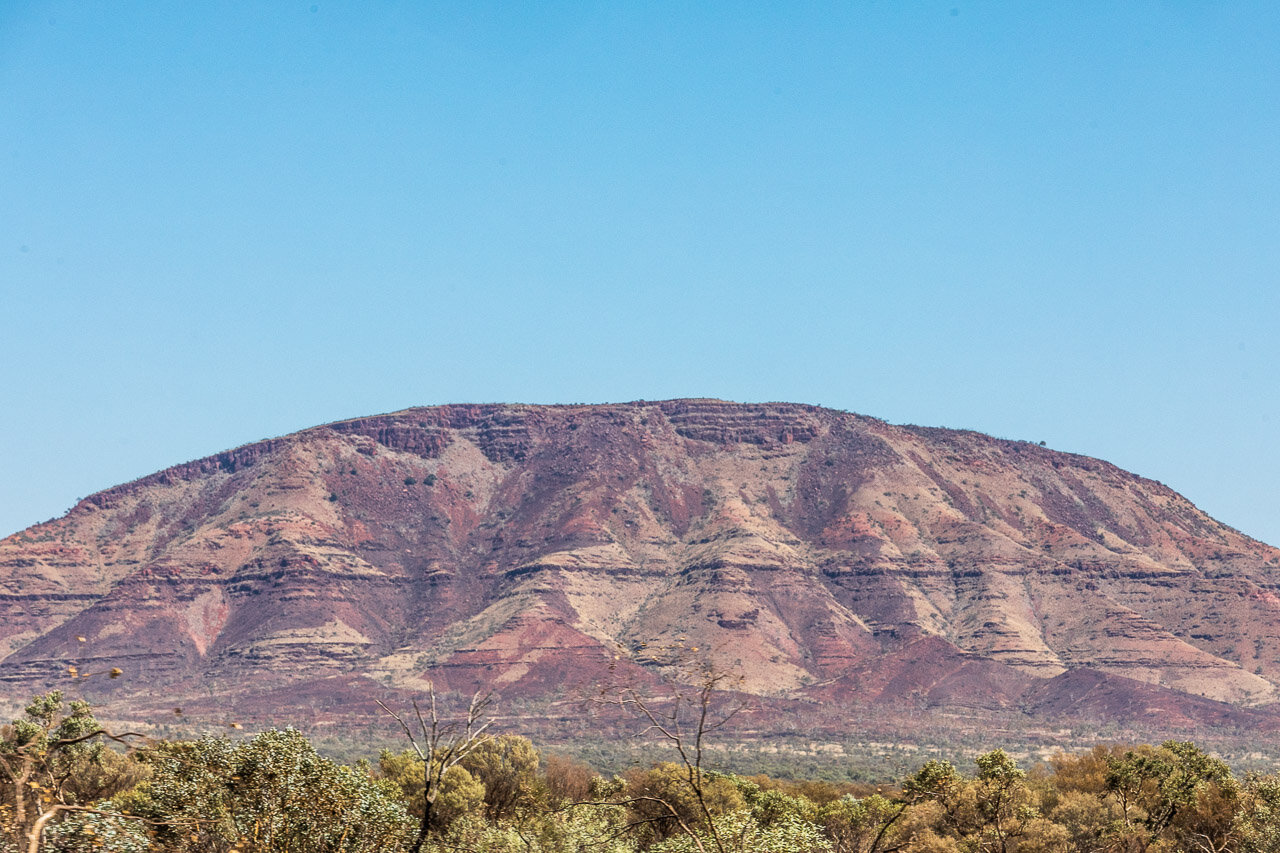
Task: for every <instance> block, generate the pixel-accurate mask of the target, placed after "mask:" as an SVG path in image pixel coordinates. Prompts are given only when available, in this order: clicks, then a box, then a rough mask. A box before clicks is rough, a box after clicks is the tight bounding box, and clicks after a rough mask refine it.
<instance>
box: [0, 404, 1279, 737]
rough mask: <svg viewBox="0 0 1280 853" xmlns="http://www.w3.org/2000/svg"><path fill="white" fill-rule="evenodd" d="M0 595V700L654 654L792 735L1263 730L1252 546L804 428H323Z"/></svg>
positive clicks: (1150, 489)
mask: <svg viewBox="0 0 1280 853" xmlns="http://www.w3.org/2000/svg"><path fill="white" fill-rule="evenodd" d="M0 572H2V575H0V580H2V583H3V585H2V587H0V590H2V592H3V598H2V599H0V608H3V609H2V610H0V680H3V681H4V682H6V683H7V684H9V685H10V686H9V690H10V692H15V691H17V690H25V691H34V690H37V689H45V688H47V687H52V686H60V685H62V684H63V683H64V682H65V681H66V679H67V678H69V677H72V676H70V675H69V674H68V668H69V667H74V669H75V673H76V674H77V675H82V674H83V673H86V672H93V671H103V672H105V671H106V669H108V668H111V667H118V668H120V669H121V670H122V671H123V677H121V678H118V679H114V680H110V681H108V680H105V679H100V680H99V682H95V685H98V686H96V687H95V689H96V690H98V691H100V692H101V694H102V697H103V698H104V699H108V700H111V701H115V702H118V703H119V704H120V705H121V707H134V708H138V707H143V706H147V705H148V704H150V705H154V706H155V707H161V706H163V705H173V704H175V703H177V704H183V703H199V702H204V703H206V704H209V703H218V704H221V705H222V706H224V707H257V708H263V707H286V706H289V705H290V704H291V703H292V704H295V705H300V706H305V707H307V708H309V709H310V710H311V711H312V712H315V713H321V712H323V713H331V714H336V715H339V716H340V715H342V714H344V713H347V712H348V711H351V712H353V713H354V709H355V708H356V707H357V705H358V704H359V701H360V700H361V699H367V698H368V697H369V696H370V695H374V694H376V692H377V691H378V690H388V691H394V690H417V689H421V688H422V687H423V686H425V684H426V681H427V680H428V679H430V680H432V681H433V682H434V683H435V685H436V686H437V688H443V689H446V690H461V691H470V690H473V689H475V688H476V687H479V686H489V687H494V688H497V689H499V690H500V691H501V692H502V694H503V695H504V697H508V698H512V697H514V698H519V699H522V700H523V699H528V700H529V701H530V702H531V703H532V702H535V701H553V700H555V699H556V698H557V697H561V696H564V695H566V692H567V691H568V690H569V689H571V688H573V687H576V686H580V685H582V684H590V683H592V682H593V681H599V680H601V679H607V678H609V677H611V675H616V673H617V672H618V671H619V667H621V668H622V669H623V670H625V671H626V672H627V673H629V675H628V677H635V678H641V679H643V678H645V677H647V676H650V675H652V674H653V673H655V672H658V671H660V670H661V668H662V667H663V666H664V661H663V659H662V656H661V654H659V653H658V652H657V651H655V650H658V649H664V648H667V649H669V648H675V647H678V648H681V649H687V650H690V652H691V653H693V652H692V650H694V649H696V650H697V652H696V653H697V654H700V655H705V656H709V658H710V659H711V660H712V661H714V663H715V665H716V666H717V667H719V668H721V669H723V670H725V671H731V672H735V673H737V674H739V675H741V676H742V679H743V681H742V689H743V690H744V691H745V692H748V693H752V694H756V695H758V696H760V697H763V699H762V701H767V702H776V703H790V705H789V706H788V707H792V708H796V709H801V710H803V709H806V708H808V709H813V711H814V713H819V712H820V710H821V709H823V708H829V707H831V706H832V705H839V704H841V703H874V704H877V705H880V706H883V707H886V708H888V707H891V706H898V707H910V708H915V709H933V710H938V711H942V712H947V711H951V710H955V709H957V708H961V709H971V710H972V709H978V710H982V709H987V710H990V709H1006V710H1007V709H1016V710H1017V711H1018V713H1022V714H1031V715H1037V714H1041V715H1050V716H1052V715H1055V714H1056V715H1062V714H1067V715H1070V714H1073V713H1097V714H1118V715H1122V716H1123V715H1128V716H1131V717H1137V718H1141V717H1143V716H1144V715H1145V716H1147V717H1151V718H1152V719H1153V720H1156V721H1163V722H1173V723H1179V722H1185V723H1187V724H1189V725H1214V724H1217V723H1221V722H1227V723H1237V724H1245V723H1247V724H1250V725H1259V724H1261V725H1267V726H1272V725H1273V724H1274V722H1275V720H1276V719H1278V718H1280V717H1277V715H1275V714H1274V713H1273V712H1272V711H1271V710H1270V706H1271V704H1272V703H1274V702H1276V700H1277V685H1278V684H1280V596H1278V595H1277V590H1276V587H1277V577H1280V550H1277V549H1276V548H1272V547H1270V546H1267V545H1264V544H1262V543H1260V542H1257V541H1254V540H1252V539H1250V538H1248V537H1246V536H1244V535H1242V534H1240V533H1239V532H1237V531H1235V530H1233V529H1231V528H1229V527H1227V526H1225V525H1223V524H1220V523H1218V522H1216V521H1214V520H1213V519H1212V518H1209V517H1208V516H1207V515H1205V514H1204V513H1202V512H1200V511H1199V510H1198V509H1196V507H1195V506H1193V505H1192V504H1191V503H1190V502H1189V501H1187V500H1186V499H1185V498H1183V497H1182V496H1180V495H1178V494H1176V493H1175V492H1173V491H1172V490H1170V489H1168V488H1166V487H1165V486H1163V485H1161V484H1159V483H1156V482H1153V481H1151V480H1147V479H1143V478H1142V477H1139V476H1135V475H1133V474H1130V473H1127V472H1125V471H1122V470H1120V469H1119V468H1116V467H1115V466H1113V465H1110V464H1108V463H1105V462H1101V461H1099V460H1096V459H1091V458H1087V457H1083V456H1077V455H1071V454H1065V453H1058V452H1055V451H1052V450H1048V449H1046V448H1044V447H1042V446H1039V445H1036V444H1031V443H1027V442H1019V441H1006V440H1001V439H996V438H992V437H990V436H986V435H982V434H979V433H974V432H964V431H955V430H948V429H932V428H921V427H913V426H894V425H890V424H887V423H885V422H883V421H880V420H876V419H874V418H869V417H864V416H860V415H855V414H850V413H847V412H839V411H832V410H829V409H822V408H817V407H813V406H803V405H793V404H784V403H769V404H737V403H727V402H721V401H716V400H672V401H665V402H635V403H627V404H619V405H582V406H576V405H574V406H527V405H458V406H441V407H433V408H415V409H406V410H404V411H401V412H396V413H393V414H387V415H379V416H375V417H367V418H357V419H354V420H348V421H341V422H338V423H332V424H328V425H325V426H320V427H315V428H313V429H308V430H304V431H302V432H299V433H295V434H293V435H290V436H286V437H283V438H276V439H271V440H267V441H263V442H259V443H257V444H251V445H247V446H245V447H241V448H238V449H236V450H231V451H227V452H225V453H220V454H217V455H215V456H210V457H208V458H205V459H201V460H198V461H195V462H190V463H187V464H184V465H178V466H176V467H173V468H169V469H167V470H164V471H161V472H159V473H157V474H153V475H151V476H148V477H144V478H142V479H140V480H137V481H135V482H132V483H128V484H125V485H122V486H117V487H115V488H112V489H108V490H106V491H103V492H100V493H98V494H95V495H93V496H91V497H89V498H86V499H85V500H83V501H81V502H80V503H79V504H78V505H77V506H76V507H74V508H73V509H72V510H71V511H70V512H69V513H68V514H67V515H66V516H64V517H63V518H60V519H57V520H55V521H50V522H48V523H45V524H41V525H37V526H35V527H32V528H30V529H28V530H25V531H23V532H20V533H17V534H14V535H13V536H10V537H8V538H7V539H4V540H3V541H0ZM254 703H257V704H256V705H255V704H254ZM530 707H532V705H531V706H530Z"/></svg>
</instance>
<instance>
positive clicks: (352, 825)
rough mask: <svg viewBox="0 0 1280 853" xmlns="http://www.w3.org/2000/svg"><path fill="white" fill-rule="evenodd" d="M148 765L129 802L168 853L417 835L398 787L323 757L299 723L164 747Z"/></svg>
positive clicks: (377, 844) (366, 842)
mask: <svg viewBox="0 0 1280 853" xmlns="http://www.w3.org/2000/svg"><path fill="white" fill-rule="evenodd" d="M149 761H150V763H151V765H152V768H153V776H152V778H151V779H150V780H149V781H147V782H144V783H142V784H141V785H140V786H139V788H138V790H137V791H136V792H135V793H134V794H133V796H131V797H128V798H125V799H123V801H122V805H125V806H127V807H128V808H129V809H131V811H132V813H134V814H139V815H141V816H144V817H146V818H148V819H149V820H150V821H152V822H153V823H154V825H155V826H156V830H155V837H156V839H157V841H158V842H160V844H161V845H162V847H163V849H164V850H166V851H174V853H178V851H182V853H188V851H189V853H221V852H222V851H226V852H227V853H229V852H230V851H233V850H255V851H256V850H264V851H265V850H271V851H274V850H280V851H284V850H287V851H290V853H338V851H342V853H356V851H369V853H372V852H373V851H382V850H386V851H390V850H396V849H399V848H400V847H401V846H402V845H403V844H404V843H405V842H406V841H407V839H408V838H410V837H411V830H412V821H411V820H410V819H409V817H408V815H407V813H406V812H405V808H404V806H403V805H402V804H401V802H400V801H399V791H398V790H397V789H396V788H395V787H394V786H393V785H390V784H388V783H383V782H378V781H375V780H372V779H370V778H369V776H368V774H367V773H365V772H363V771H361V770H360V769H358V768H352V767H343V766H340V765H336V764H334V763H332V762H331V761H329V760H328V759H325V758H322V757H321V756H319V755H317V754H316V751H315V749H314V748H313V747H312V746H311V744H310V742H308V741H307V739H306V738H305V737H303V736H302V735H301V734H300V733H298V732H297V731H295V730H293V729H284V730H277V729H269V730H267V731H265V732H262V733H261V734H259V735H258V736H257V737H254V738H253V739H252V740H249V741H244V742H241V743H232V742H231V741H229V740H227V739H226V738H214V737H204V738H201V739H200V740H198V741H194V742H189V743H173V744H165V745H163V746H161V747H160V748H158V749H156V750H155V751H154V752H152V753H151V754H150V756H149Z"/></svg>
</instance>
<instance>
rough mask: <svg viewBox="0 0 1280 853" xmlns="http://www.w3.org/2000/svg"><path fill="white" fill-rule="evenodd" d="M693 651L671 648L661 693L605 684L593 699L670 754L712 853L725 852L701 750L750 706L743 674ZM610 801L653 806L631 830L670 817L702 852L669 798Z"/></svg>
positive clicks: (696, 837)
mask: <svg viewBox="0 0 1280 853" xmlns="http://www.w3.org/2000/svg"><path fill="white" fill-rule="evenodd" d="M696 652H697V649H696V648H693V649H688V648H685V647H684V646H683V645H677V646H675V647H673V652H672V655H671V656H670V657H669V658H668V659H667V660H665V661H663V662H664V663H665V664H666V669H667V671H668V673H669V675H668V676H667V678H666V679H665V685H666V689H665V690H663V689H661V688H659V689H657V690H655V689H653V688H652V687H649V686H641V685H637V684H635V683H626V684H610V685H606V686H605V687H603V688H602V689H601V690H600V692H599V695H598V696H597V697H596V701H597V702H598V703H599V704H602V705H608V706H612V707H615V708H618V709H620V710H622V711H624V712H626V713H627V714H629V715H631V716H632V717H633V718H635V719H637V720H638V721H639V722H640V723H641V724H642V725H643V729H642V731H641V732H640V734H641V735H642V736H650V737H656V738H657V739H658V740H659V741H661V742H664V743H666V744H667V745H668V746H669V747H671V748H672V749H673V750H674V751H675V753H676V756H677V758H678V759H679V761H678V764H679V766H680V768H681V772H682V781H683V782H684V784H685V785H686V786H687V788H688V791H689V793H690V794H691V795H692V797H693V801H694V803H695V804H696V811H697V818H698V820H699V821H700V822H701V823H702V824H703V826H705V828H706V832H707V835H708V836H709V837H710V839H711V842H712V844H713V845H714V847H715V853H727V851H728V847H727V845H726V844H725V841H724V839H722V838H721V837H720V833H719V831H718V830H717V829H716V825H715V821H714V819H713V816H712V813H711V807H710V802H709V797H708V782H709V779H708V776H707V771H706V769H705V761H706V748H707V744H708V741H709V739H710V737H711V736H712V735H713V734H715V733H716V732H717V731H719V730H721V729H723V728H724V727H725V726H727V725H728V724H729V723H730V722H731V721H732V720H733V719H734V718H735V717H737V716H738V715H739V714H741V713H743V712H745V711H747V710H748V707H749V706H748V704H747V702H746V701H744V700H743V699H742V698H741V692H740V691H741V687H742V681H743V679H742V676H740V675H737V674H734V673H732V672H729V671H728V670H726V669H723V668H721V667H720V666H719V665H718V664H716V663H715V662H714V661H713V660H712V659H711V658H709V657H704V658H698V657H695V654H696ZM614 802H615V804H619V805H630V804H638V803H641V802H651V803H653V804H655V805H657V806H658V807H659V808H660V809H661V811H662V814H661V815H660V816H659V817H654V818H648V819H645V820H640V821H635V822H633V824H632V826H635V825H638V824H640V823H652V822H654V821H657V820H663V819H667V818H670V819H672V820H674V822H675V823H676V825H677V826H679V827H680V831H681V832H683V833H684V834H685V835H686V836H688V837H689V839H690V841H692V842H693V844H694V846H695V847H696V848H697V849H698V850H699V851H705V849H706V848H705V845H704V843H703V840H702V837H701V836H700V835H699V834H698V832H697V831H696V829H695V827H694V826H692V825H690V822H689V821H688V820H686V819H685V818H684V816H683V815H681V814H680V813H679V811H678V810H677V809H676V807H675V805H674V804H673V803H671V802H670V801H669V800H666V799H664V798H662V797H653V796H643V797H631V798H628V799H624V800H615V801H614Z"/></svg>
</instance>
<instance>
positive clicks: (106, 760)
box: [0, 690, 142, 849]
mask: <svg viewBox="0 0 1280 853" xmlns="http://www.w3.org/2000/svg"><path fill="white" fill-rule="evenodd" d="M125 737H126V735H111V734H110V733H108V732H107V731H106V729H104V728H102V726H101V725H100V724H99V723H98V721H97V719H95V718H94V715H93V711H92V709H90V707H89V705H88V703H86V702H83V701H73V702H70V703H65V702H64V701H63V695H62V693H61V692H60V691H56V690H55V691H53V692H51V693H46V694H43V695H40V696H36V697H35V698H33V699H32V700H31V702H30V703H29V704H28V705H27V707H26V708H25V710H24V712H23V715H22V716H21V717H19V718H18V719H16V720H14V721H13V722H12V723H11V724H10V725H8V726H5V727H3V728H2V729H0V828H2V829H3V837H4V838H5V840H6V842H7V843H8V844H9V845H11V847H12V848H13V849H25V848H27V847H28V846H29V845H30V844H31V843H35V844H36V845H37V846H38V845H39V843H40V842H39V839H40V837H42V836H43V834H44V831H45V827H46V826H48V825H49V824H50V823H52V822H53V820H54V819H56V818H59V817H62V816H65V815H66V814H69V813H71V812H74V811H77V810H80V809H83V808H85V807H86V806H87V804H89V803H91V802H93V801H95V800H98V799H101V798H105V797H109V796H111V795H112V794H114V793H116V792H118V791H120V790H123V789H124V788H127V787H129V786H131V785H132V784H134V783H135V782H137V781H138V779H140V778H141V776H142V771H141V770H140V768H139V767H138V766H137V765H136V763H135V762H133V761H131V760H130V759H127V758H125V757H124V756H121V755H120V754H119V753H117V752H115V751H114V750H112V749H110V748H109V747H108V746H107V745H106V744H105V743H104V742H103V739H104V738H111V739H114V740H123V739H124V738H125ZM33 840H34V841H33Z"/></svg>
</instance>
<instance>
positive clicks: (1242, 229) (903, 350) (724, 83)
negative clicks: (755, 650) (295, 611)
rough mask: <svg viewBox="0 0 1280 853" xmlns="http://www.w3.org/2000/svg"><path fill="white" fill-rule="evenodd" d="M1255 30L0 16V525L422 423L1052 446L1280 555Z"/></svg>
mask: <svg viewBox="0 0 1280 853" xmlns="http://www.w3.org/2000/svg"><path fill="white" fill-rule="evenodd" d="M1277 45H1280V4H1277V3H1275V2H1271V0H1266V2H1252V3H1250V2H1230V3H1228V2H1218V3H1216V2H1191V0H1187V2H1142V0H1135V2H1125V3H1088V2H1043V3H1040V2H1037V3H1024V2H1013V0H1009V1H1008V2H1000V3H995V2H990V3H972V2H962V0H944V2H940V3H932V2H919V3H912V2H887V0H881V2H859V3H829V2H828V3H780V4H758V5H754V6H752V7H750V8H748V7H745V6H744V4H740V3H725V4H711V3H676V2H672V3H663V4H657V3H609V4H592V3H572V4H569V3H554V2H545V3H524V4H503V5H490V4H485V3H458V4H432V3H416V2H401V3H391V2H386V3H378V2H360V3H356V2H349V3H337V2H323V0H322V1H321V2H315V3H313V2H310V0H303V2H276V3H218V2H208V3H192V2H188V1H187V0H182V2H172V3H166V2H128V0H115V1H114V2H83V0H75V2H23V0H7V2H4V3H0V296H2V300H0V389H2V390H0V534H5V533H9V532H12V531H15V530H17V529H20V528H22V527H25V526H27V525H28V524H32V523H35V522H38V521H42V520H44V519H47V518H49V517H52V516H55V515H59V514H61V513H62V512H64V511H65V510H66V509H67V508H68V507H69V506H71V505H72V504H73V503H74V502H75V501H76V500H77V498H79V497H82V496H84V495H88V494H90V493H92V492H94V491H97V490H99V489H102V488H106V487H108V486H111V485H114V484H116V483H120V482H124V481H127V480H130V479H133V478H135V477H139V476H142V475H145V474H147V473H150V472H152V471H154V470H157V469H160V468H163V467H165V466H168V465H171V464H175V463H178V462H182V461H185V460H188V459H192V458H196V457H200V456H204V455H207V454H209V453H213V452H216V451H218V450H222V449H225V448H227V447H231V446H235V445H238V444H243V443H246V442H250V441H254V440H257V439H260V438H264V437H267V436H272V435H279V434H283V433H288V432H292V431H294V430H297V429H301V428H304V427H308V426H312V425H315V424H318V423H322V422H325V421H330V420H335V419H339V418H344V417H351V416H356V415H363V414H373V413H376V412H383V411H390V410H394V409H399V408H403V407H406V406H411V405H427V404H437V403H447V402H485V401H520V402H535V403H541V402H605V401H623V400H631V399H638V398H647V399H658V398H667V397H679V396H714V397H723V398H726V399H732V400H746V401H761V400H790V401H796V402H805V403H817V404H822V405H827V406H833V407H837V408H842V409H849V410H852V411H857V412H861V413H865V414H870V415H875V416H878V417H881V418H885V419H887V420H889V421H893V422H898V423H903V422H908V423H919V424H927V425H935V426H949V427H965V428H973V429H978V430H982V431H985V432H990V433H993V434H995V435H999V436H1004V437H1008V438H1023V439H1029V440H1033V441H1040V440H1044V441H1046V442H1048V444H1049V446H1051V447H1054V448H1058V449H1062V450H1070V451H1075V452H1081V453H1087V454H1089V455H1093V456H1099V457H1102V458H1104V459H1108V460H1110V461H1112V462H1115V463H1117V464H1119V465H1121V466H1123V467H1125V468H1128V469H1130V470H1133V471H1136V472H1138V473H1141V474H1144V475H1146V476H1150V477H1154V478H1156V479H1159V480H1162V481H1164V482H1166V483H1168V484H1169V485H1170V486H1172V487H1174V488H1176V489H1178V490H1179V491H1181V492H1183V493H1184V494H1186V495H1187V496H1188V497H1189V498H1191V500H1193V501H1195V502H1196V503H1197V504H1198V505H1200V506H1201V507H1202V508H1204V509H1206V510H1207V511H1209V512H1210V513H1211V514H1213V515H1215V516H1216V517H1218V518H1220V519H1222V520H1223V521H1226V522H1227V523H1229V524H1231V525H1233V526H1235V527H1238V528H1240V529H1242V530H1243V531H1245V532H1246V533H1249V534H1252V535H1254V536H1257V537H1259V538H1262V539H1264V540H1267V541H1270V542H1272V543H1276V544H1280V509H1278V508H1280V501H1278V500H1277V498H1280V488H1278V487H1277V483H1278V482H1280V448H1278V447H1277V443H1276V441H1275V436H1276V431H1277V427H1278V426H1280V381H1278V380H1280V335H1278V334H1277V333H1278V332H1280V314H1278V311H1277V309H1278V308H1280V304H1278V303H1280V295H1278V294H1280V59H1278V58H1277V52H1276V51H1277Z"/></svg>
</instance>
